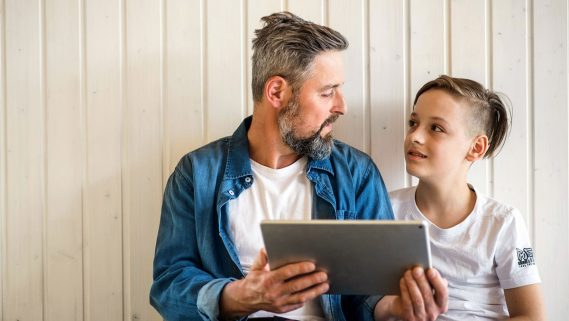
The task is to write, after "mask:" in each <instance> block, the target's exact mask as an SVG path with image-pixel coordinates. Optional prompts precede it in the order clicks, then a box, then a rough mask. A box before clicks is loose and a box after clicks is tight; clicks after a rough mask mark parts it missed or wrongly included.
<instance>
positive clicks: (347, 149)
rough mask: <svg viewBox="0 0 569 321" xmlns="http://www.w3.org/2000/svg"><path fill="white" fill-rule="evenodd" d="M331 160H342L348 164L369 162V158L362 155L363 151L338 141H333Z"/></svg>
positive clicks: (364, 154)
mask: <svg viewBox="0 0 569 321" xmlns="http://www.w3.org/2000/svg"><path fill="white" fill-rule="evenodd" d="M330 158H331V159H344V160H346V161H348V162H350V161H355V162H370V161H371V157H370V156H369V155H368V154H366V153H364V152H363V151H361V150H359V149H357V148H356V147H353V146H351V145H348V144H347V143H344V142H342V141H340V140H337V139H334V146H333V148H332V153H331V154H330Z"/></svg>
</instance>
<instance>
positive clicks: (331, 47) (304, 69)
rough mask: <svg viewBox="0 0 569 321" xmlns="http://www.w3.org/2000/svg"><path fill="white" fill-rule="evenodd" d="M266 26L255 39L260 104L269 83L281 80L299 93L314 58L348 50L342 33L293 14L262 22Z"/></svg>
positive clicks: (255, 93) (254, 61) (255, 81)
mask: <svg viewBox="0 0 569 321" xmlns="http://www.w3.org/2000/svg"><path fill="white" fill-rule="evenodd" d="M261 20H262V21H263V22H264V26H263V27H262V28H261V29H257V30H255V36H256V38H255V39H253V57H252V59H251V60H252V65H253V71H252V75H253V77H252V78H253V79H252V81H251V87H252V89H253V99H254V100H255V101H256V102H260V101H261V100H262V98H263V90H264V87H265V83H266V82H267V80H268V79H269V78H271V77H273V76H281V77H283V78H284V79H286V81H287V82H288V83H289V84H290V85H291V86H292V89H293V92H295V93H296V92H297V91H298V89H300V87H301V86H302V83H304V81H305V80H306V79H307V77H308V76H309V75H310V71H311V70H312V63H313V62H314V58H316V56H317V55H318V54H320V53H323V52H326V51H341V50H344V49H346V48H348V40H346V38H345V37H344V36H343V35H342V34H340V33H339V32H337V31H335V30H333V29H331V28H328V27H325V26H321V25H319V24H316V23H313V22H310V21H306V20H304V19H302V18H300V17H298V16H296V15H294V14H292V13H290V12H281V13H274V14H272V15H270V16H266V17H263V18H261Z"/></svg>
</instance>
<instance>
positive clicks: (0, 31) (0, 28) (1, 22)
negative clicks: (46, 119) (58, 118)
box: [0, 0, 8, 320]
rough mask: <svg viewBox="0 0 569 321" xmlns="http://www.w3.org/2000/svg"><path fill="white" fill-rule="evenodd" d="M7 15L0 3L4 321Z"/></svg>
mask: <svg viewBox="0 0 569 321" xmlns="http://www.w3.org/2000/svg"><path fill="white" fill-rule="evenodd" d="M5 21H6V15H5V11H4V0H1V1H0V320H4V292H5V291H6V290H5V282H4V280H5V279H6V276H5V273H6V232H7V230H6V214H7V206H6V202H7V197H6V191H7V189H6V176H7V174H8V172H7V171H6V157H7V156H6V154H7V153H8V150H7V149H6V126H7V124H6V45H5V39H6V33H5V32H4V31H5Z"/></svg>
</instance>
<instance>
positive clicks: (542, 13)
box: [0, 0, 569, 321]
mask: <svg viewBox="0 0 569 321" xmlns="http://www.w3.org/2000/svg"><path fill="white" fill-rule="evenodd" d="M44 6H45V9H44ZM81 6H84V9H83V10H82V9H81ZM487 6H491V7H487ZM567 6H568V5H567V2H566V1H564V0H544V1H531V0H526V1H525V2H522V1H516V0H504V1H491V0H477V1H467V0H457V1H454V0H405V1H400V0H360V1H356V2H352V3H348V2H346V1H340V0H310V1H305V0H270V1H262V0H241V1H227V0H200V1H183V0H143V1H140V0H120V1H119V2H117V1H114V0H74V1H63V0H47V1H46V0H29V1H19V0H18V1H16V0H0V211H1V213H0V234H1V235H0V267H1V269H2V271H1V273H0V285H1V287H2V290H1V291H0V315H1V316H2V317H1V318H2V319H3V320H10V321H13V320H20V321H24V320H34V321H35V320H81V319H84V320H87V321H89V320H91V321H95V320H110V321H118V320H160V318H159V316H158V314H157V313H156V312H155V311H154V310H153V309H152V308H151V307H150V305H149V303H148V290H149V285H150V282H151V278H152V275H151V272H152V271H151V269H152V258H153V253H154V242H155V239H156V238H155V236H156V231H157V226H158V220H159V215H160V206H161V199H162V198H161V196H162V187H163V183H164V180H165V179H166V178H167V176H168V175H169V174H170V172H171V171H172V169H173V167H174V166H175V164H176V163H177V161H178V159H179V158H180V157H181V156H182V155H183V154H184V153H186V152H187V151H189V150H192V149H195V148H197V147H199V146H201V145H202V144H204V143H206V142H207V141H211V140H213V139H216V138H219V137H222V136H225V135H229V134H231V133H232V132H233V130H234V129H235V127H236V125H237V124H238V123H239V122H240V121H241V120H242V118H243V117H244V116H245V115H246V114H248V113H251V112H252V98H251V89H250V80H251V71H250V68H251V66H250V62H249V61H250V56H251V50H250V46H251V40H252V36H253V30H254V29H255V28H258V27H259V26H260V23H259V18H260V17H261V16H264V15H266V14H270V13H272V12H276V11H281V10H289V11H292V12H294V13H296V14H298V15H300V16H301V17H303V18H305V19H308V20H312V21H315V22H318V23H323V24H329V25H331V26H332V27H333V28H335V29H338V30H339V31H341V32H342V33H343V34H344V35H346V37H347V38H348V40H349V41H350V43H351V46H350V49H349V51H348V52H347V53H346V55H345V58H346V60H345V62H346V64H345V65H346V86H345V88H344V90H345V94H346V97H347V102H348V107H349V112H348V115H347V116H345V117H343V118H342V120H341V121H340V122H338V126H336V127H337V128H336V132H335V134H336V136H337V137H338V138H340V139H342V140H345V141H347V142H348V143H350V144H352V145H354V146H355V147H358V148H360V149H363V150H365V151H367V152H370V153H371V155H372V157H373V158H374V160H375V161H376V162H377V163H378V165H379V167H380V168H381V171H382V174H383V176H384V178H385V181H386V183H387V186H388V188H389V189H395V188H399V187H402V186H404V185H406V182H408V179H407V177H406V174H405V173H404V169H405V167H404V161H403V155H402V154H403V151H402V141H403V137H404V133H405V131H406V123H405V119H406V118H407V116H408V115H407V114H408V111H409V110H408V109H409V108H410V107H411V103H412V99H411V98H413V97H414V95H415V93H416V91H417V90H418V88H419V87H420V86H422V85H423V84H424V83H425V82H426V81H428V80H431V79H434V78H435V77H437V76H438V75H439V74H443V73H448V72H452V74H453V75H454V76H459V77H468V78H474V79H475V80H478V81H480V82H482V83H484V84H486V85H488V86H491V87H493V88H494V89H495V90H497V91H502V92H504V93H506V94H507V95H508V96H509V97H510V98H511V100H512V103H513V111H514V113H513V115H514V120H513V128H512V132H511V134H510V137H509V141H508V143H507V145H506V146H505V147H504V149H503V151H502V153H501V154H500V155H499V156H498V158H496V159H495V160H494V161H493V162H489V163H488V166H489V167H488V168H486V165H484V166H483V167H482V169H480V168H478V165H475V166H477V167H476V168H475V169H474V172H473V174H472V175H471V176H474V177H473V179H472V181H473V183H474V184H475V185H476V187H477V189H478V190H479V191H481V192H485V193H486V192H488V193H492V192H493V193H494V195H495V196H496V198H497V199H499V200H501V201H504V202H506V203H509V204H512V205H514V206H516V207H518V208H519V209H520V210H522V212H523V213H524V215H526V218H527V219H528V220H529V222H530V230H531V232H532V233H533V234H534V239H535V242H534V244H535V248H536V256H537V262H538V264H539V267H540V271H541V276H542V279H543V288H544V290H545V296H546V305H547V309H548V319H551V320H562V319H564V318H565V317H566V316H567V315H568V314H569V304H568V302H567V298H569V290H568V289H569V279H568V277H567V275H566V271H567V270H569V253H568V251H566V250H563V249H564V248H565V247H566V246H568V245H569V236H568V235H569V218H568V217H567V213H568V210H569V206H568V201H567V199H569V195H568V180H569V175H568V173H567V171H568V170H567V168H568V165H569V159H568V158H569V155H568V149H569V130H568V129H567V125H566V123H567V119H569V117H568V114H569V111H568V109H569V106H568V105H569V101H568V100H569V99H568V97H567V95H568V94H567V90H568V79H567V63H568V62H567V61H568V59H569V58H568V53H567V41H568V39H567V37H568V31H567V28H568V21H567V19H568V14H567V12H568V11H567V10H568V8H567ZM44 10H45V12H44ZM82 18H84V23H85V30H84V31H82V29H81V28H82V25H81V21H82ZM44 19H45V20H44ZM125 19H126V20H125ZM44 27H45V29H44ZM407 28H408V29H407ZM528 32H530V33H529V34H528ZM44 36H45V43H44V42H43V39H44ZM83 46H84V47H83ZM123 46H126V47H123ZM44 49H45V52H46V56H45V57H44V56H43V52H44ZM82 52H83V53H84V55H81V53H82ZM44 63H45V67H44ZM82 64H84V65H82ZM368 65H369V67H368ZM44 70H45V74H44ZM44 80H45V81H46V84H45V86H46V87H44V83H43V81H44ZM82 106H83V107H82ZM81 108H84V109H81ZM81 126H84V127H81ZM354 128H357V130H353V129H354ZM46 173H47V176H46ZM81 184H83V185H81ZM487 186H488V187H490V188H491V189H489V190H486V187H487ZM492 187H493V190H492ZM81 193H83V196H82V195H81ZM81 197H83V201H82V203H81ZM82 212H83V214H81V213H82ZM44 215H46V216H44ZM44 224H45V225H44ZM82 249H83V251H84V252H83V253H82V252H81V251H82ZM81 259H83V263H81ZM82 273H83V279H82V281H81V274H82ZM44 313H45V315H44Z"/></svg>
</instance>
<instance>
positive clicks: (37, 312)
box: [4, 0, 45, 320]
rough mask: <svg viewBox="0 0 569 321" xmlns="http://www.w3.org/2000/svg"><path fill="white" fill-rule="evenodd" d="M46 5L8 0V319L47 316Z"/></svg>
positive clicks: (6, 315)
mask: <svg viewBox="0 0 569 321" xmlns="http://www.w3.org/2000/svg"><path fill="white" fill-rule="evenodd" d="M42 9H43V8H42V5H41V3H40V2H38V1H34V2H32V1H16V0H12V1H6V59H7V61H9V63H8V64H7V65H6V82H7V83H8V84H9V85H8V86H7V88H6V107H7V115H6V121H7V142H6V147H7V150H8V151H7V163H6V166H7V175H6V176H7V177H6V182H7V187H6V190H7V193H8V195H7V202H6V203H7V204H6V208H7V209H6V213H7V215H6V232H7V233H6V274H5V275H6V279H5V289H6V292H5V293H4V295H5V299H4V318H5V319H6V320H42V319H43V316H44V315H43V309H44V302H43V283H44V279H43V263H44V262H43V261H44V253H43V244H44V243H43V236H44V214H45V196H44V195H45V194H44V193H45V149H44V148H45V146H44V145H45V144H44V136H45V118H44V112H45V111H44V101H43V88H42V86H43V83H42V75H43V73H42V70H41V69H42V61H43V57H42V54H43V47H42V45H41V43H42V34H40V27H41V22H42V18H41V16H42V15H43V12H42Z"/></svg>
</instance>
